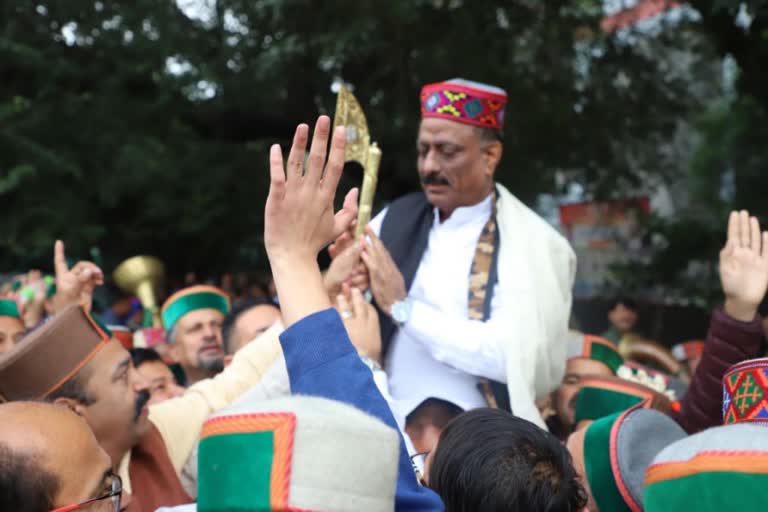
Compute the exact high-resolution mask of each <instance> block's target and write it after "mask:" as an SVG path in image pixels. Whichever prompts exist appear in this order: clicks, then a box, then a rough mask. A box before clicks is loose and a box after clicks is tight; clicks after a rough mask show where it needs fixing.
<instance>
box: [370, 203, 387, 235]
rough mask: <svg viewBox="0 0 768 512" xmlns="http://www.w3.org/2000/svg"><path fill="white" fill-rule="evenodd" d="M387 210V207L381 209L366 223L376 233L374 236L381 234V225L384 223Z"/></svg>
mask: <svg viewBox="0 0 768 512" xmlns="http://www.w3.org/2000/svg"><path fill="white" fill-rule="evenodd" d="M387 210H389V207H387V208H384V209H383V210H381V211H380V212H379V214H378V215H377V216H375V217H374V218H373V219H372V220H371V222H369V223H368V225H369V226H370V227H371V229H372V230H373V232H374V233H376V236H381V225H382V224H383V223H384V217H386V216H387Z"/></svg>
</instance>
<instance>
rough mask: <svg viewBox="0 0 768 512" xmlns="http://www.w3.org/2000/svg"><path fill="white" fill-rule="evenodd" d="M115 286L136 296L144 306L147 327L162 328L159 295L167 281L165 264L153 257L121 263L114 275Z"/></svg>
mask: <svg viewBox="0 0 768 512" xmlns="http://www.w3.org/2000/svg"><path fill="white" fill-rule="evenodd" d="M112 278H113V279H114V280H115V284H116V285H117V286H118V287H120V288H121V289H122V290H123V291H125V292H127V293H131V294H133V295H136V297H138V298H139V302H141V305H142V306H144V325H145V327H150V326H152V327H162V325H163V322H162V320H161V318H160V308H159V307H158V304H157V294H158V292H159V290H160V287H161V286H162V283H163V280H164V279H165V267H164V266H163V263H162V262H161V261H160V260H159V259H157V258H155V257H153V256H134V257H133V258H129V259H127V260H125V261H123V262H122V263H120V264H119V265H118V266H117V268H116V269H115V271H114V272H113V273H112Z"/></svg>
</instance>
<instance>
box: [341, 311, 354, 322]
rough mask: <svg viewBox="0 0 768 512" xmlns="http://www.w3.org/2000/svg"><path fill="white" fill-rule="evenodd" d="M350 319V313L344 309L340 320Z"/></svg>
mask: <svg viewBox="0 0 768 512" xmlns="http://www.w3.org/2000/svg"><path fill="white" fill-rule="evenodd" d="M350 318H352V312H351V311H350V310H348V309H345V310H344V311H342V312H341V319H342V320H349V319H350Z"/></svg>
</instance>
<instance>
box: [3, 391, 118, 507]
mask: <svg viewBox="0 0 768 512" xmlns="http://www.w3.org/2000/svg"><path fill="white" fill-rule="evenodd" d="M0 417H2V418H3V420H2V422H0V439H1V440H2V441H0V510H25V511H28V512H49V511H52V512H70V511H75V510H88V511H104V512H119V511H120V510H123V509H124V508H123V507H127V506H128V504H129V501H130V499H129V498H128V496H127V495H126V496H125V497H124V498H123V496H122V492H123V487H122V482H121V480H120V477H118V476H117V475H115V474H114V473H113V472H112V463H111V460H110V458H109V455H107V452H105V451H104V449H103V448H102V447H101V446H99V443H98V442H97V441H96V438H95V437H94V435H93V433H92V432H91V429H90V428H88V424H87V423H86V422H85V421H83V419H82V418H80V417H79V416H77V415H76V414H74V413H72V412H71V411H69V410H68V409H66V408H64V407H57V406H54V405H51V404H45V403H35V402H16V403H8V404H2V405H0Z"/></svg>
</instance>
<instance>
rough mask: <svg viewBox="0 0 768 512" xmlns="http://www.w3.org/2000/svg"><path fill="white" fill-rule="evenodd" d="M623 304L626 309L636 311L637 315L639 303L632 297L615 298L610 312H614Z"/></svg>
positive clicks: (609, 309)
mask: <svg viewBox="0 0 768 512" xmlns="http://www.w3.org/2000/svg"><path fill="white" fill-rule="evenodd" d="M619 304H621V305H622V306H624V307H625V308H627V309H628V310H630V311H634V312H635V313H637V310H638V309H639V306H638V305H637V301H636V300H635V299H633V298H631V297H616V298H614V299H613V300H612V301H611V303H610V307H609V308H608V311H613V310H614V309H616V306H618V305H619Z"/></svg>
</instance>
